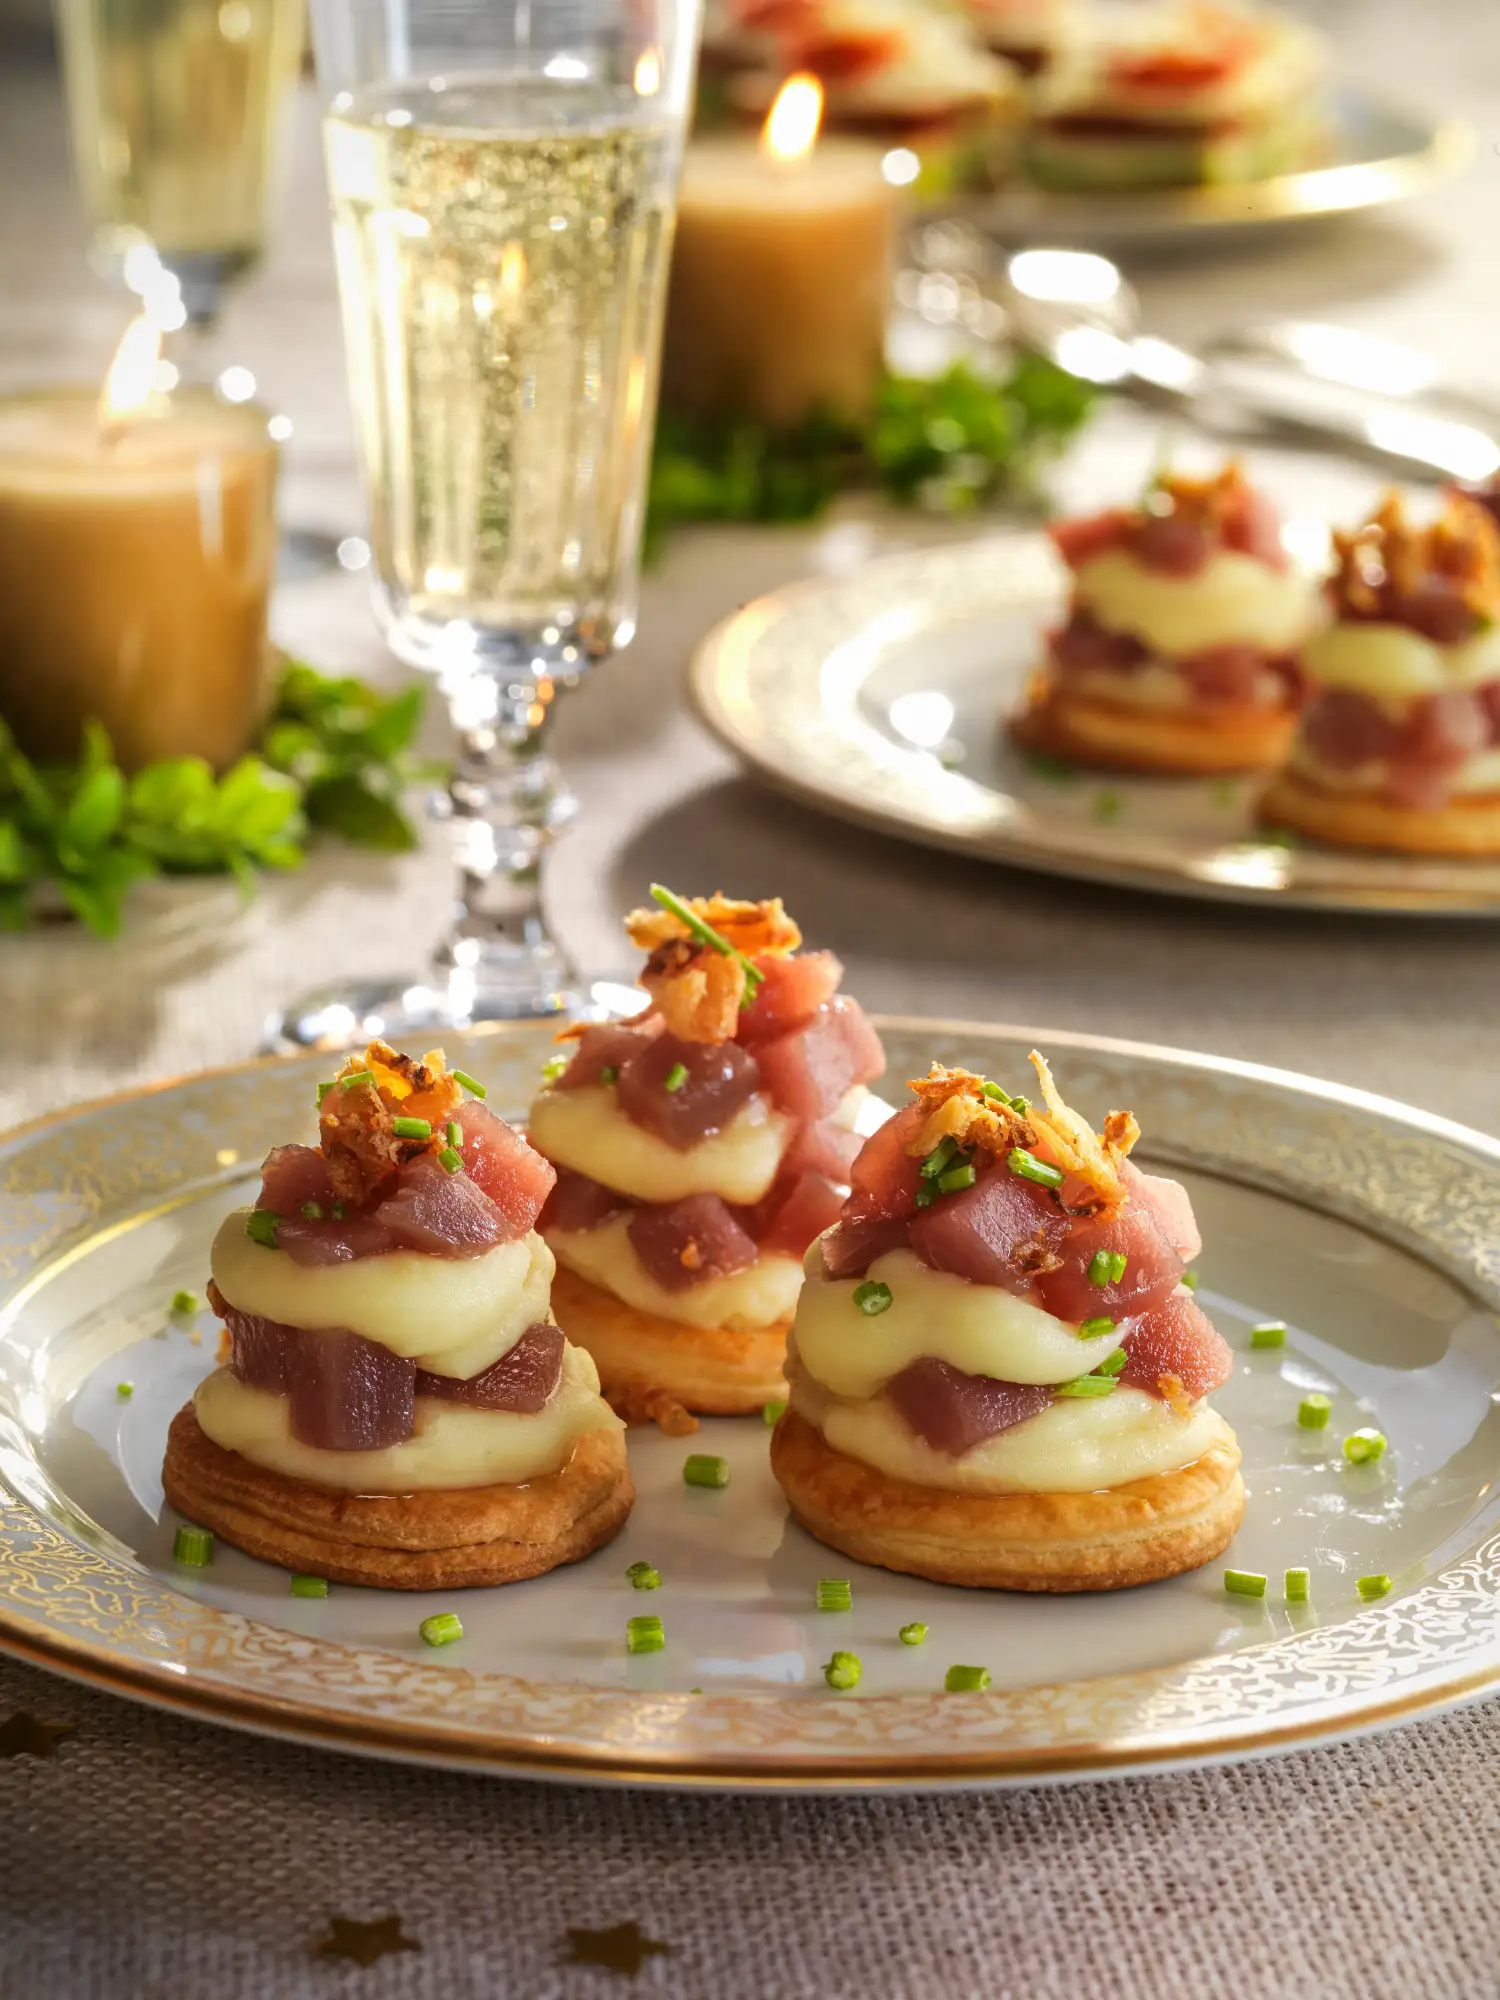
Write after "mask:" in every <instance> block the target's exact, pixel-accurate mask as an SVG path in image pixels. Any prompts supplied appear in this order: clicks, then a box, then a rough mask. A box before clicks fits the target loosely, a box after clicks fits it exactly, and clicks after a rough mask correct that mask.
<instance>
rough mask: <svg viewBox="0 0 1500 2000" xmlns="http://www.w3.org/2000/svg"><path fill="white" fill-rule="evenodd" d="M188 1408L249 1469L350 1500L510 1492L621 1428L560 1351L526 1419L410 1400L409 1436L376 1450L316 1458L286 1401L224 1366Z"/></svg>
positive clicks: (586, 1366) (586, 1376)
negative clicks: (546, 1388)
mask: <svg viewBox="0 0 1500 2000" xmlns="http://www.w3.org/2000/svg"><path fill="white" fill-rule="evenodd" d="M193 1407H194V1409H195V1410H196V1411H197V1413H198V1422H199V1425H200V1426H201V1428H202V1430H203V1433H204V1435H205V1437H209V1438H212V1439H213V1441H214V1443H215V1444H217V1445H222V1446H223V1447H224V1449H225V1450H226V1451H237V1452H239V1453H240V1454H241V1456H242V1457H244V1458H248V1459H249V1460H250V1462H251V1464H252V1465H259V1466H263V1467H264V1468H265V1470H266V1471H268V1472H279V1473H281V1474H283V1475H284V1476H285V1477H286V1478H288V1479H306V1480H310V1481H311V1482H312V1483H313V1484H314V1485H316V1486H333V1487H338V1488H340V1489H341V1490H342V1491H344V1492H348V1493H418V1492H424V1491H426V1490H428V1489H429V1488H435V1487H436V1488H451V1487H460V1486H515V1485H518V1484H519V1483H520V1482H521V1481H522V1480H525V1479H538V1478H541V1477H542V1476H543V1475H544V1474H545V1473H549V1472H556V1471H557V1469H558V1468H559V1466H561V1465H563V1464H564V1463H565V1462H566V1460H567V1458H568V1456H569V1454H570V1452H571V1451H572V1448H573V1443H574V1440H575V1439H577V1438H579V1437H581V1436H582V1435H583V1434H584V1432H586V1431H601V1430H623V1429H624V1425H623V1424H622V1423H621V1422H620V1419H619V1418H618V1417H617V1416H616V1415H615V1413H614V1411H613V1410H611V1409H610V1407H609V1405H608V1404H607V1403H606V1402H605V1401H604V1400H603V1398H602V1397H601V1396H600V1394H599V1372H598V1370H597V1369H596V1368H595V1366H594V1362H593V1357H592V1356H591V1355H589V1354H586V1353H585V1352H584V1350H583V1349H582V1348H581V1347H571V1346H569V1347H566V1348H564V1350H563V1372H562V1380H561V1381H560V1382H559V1383H558V1385H557V1389H556V1392H555V1393H554V1394H553V1395H552V1396H551V1397H550V1398H549V1399H548V1401H547V1402H546V1403H545V1404H544V1405H543V1407H542V1408H541V1409H540V1410H538V1411H537V1412H536V1414H535V1415H534V1416H523V1415H521V1414H520V1413H518V1412H516V1411H514V1410H470V1409H465V1408H464V1407H463V1406H462V1405H461V1404H458V1403H449V1402H445V1401H443V1400H442V1398H441V1397H436V1396H418V1397H417V1399H416V1432H415V1435H414V1436H412V1437H409V1438H407V1439H406V1441H405V1442H404V1443H403V1444H393V1445H387V1446H385V1447H384V1449H383V1450H380V1451H323V1450H320V1449H319V1448H318V1447H317V1446H316V1445H310V1444H302V1443H300V1442H299V1441H298V1440H297V1439H296V1438H294V1437H293V1436H292V1434H291V1427H290V1410H291V1404H290V1401H289V1399H288V1398H287V1397H285V1396H273V1395H272V1394H271V1393H270V1392H269V1391H268V1390H265V1389H250V1388H247V1387H246V1386H245V1384H244V1383H243V1382H241V1381H240V1380H239V1379H238V1378H237V1377H236V1376H234V1375H231V1374H230V1372H229V1370H228V1369H227V1368H221V1369H219V1370H218V1372H217V1373H216V1374H213V1375H210V1376H209V1377H208V1379H207V1381H205V1382H203V1383H200V1385H199V1387H198V1390H197V1392H196V1394H195V1395H194V1397H193Z"/></svg>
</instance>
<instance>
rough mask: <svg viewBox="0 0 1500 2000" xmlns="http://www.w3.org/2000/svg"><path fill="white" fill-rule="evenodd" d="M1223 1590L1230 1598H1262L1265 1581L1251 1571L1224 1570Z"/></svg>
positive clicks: (1264, 1592)
mask: <svg viewBox="0 0 1500 2000" xmlns="http://www.w3.org/2000/svg"><path fill="white" fill-rule="evenodd" d="M1224 1588H1225V1590H1227V1591H1228V1593H1229V1595H1230V1596H1231V1597H1264V1596H1265V1594H1266V1580H1265V1578H1264V1577H1263V1576H1261V1575H1260V1574H1259V1573H1258V1572H1257V1571H1255V1570H1253V1569H1226V1570H1225V1572H1224Z"/></svg>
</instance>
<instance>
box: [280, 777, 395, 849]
mask: <svg viewBox="0 0 1500 2000" xmlns="http://www.w3.org/2000/svg"><path fill="white" fill-rule="evenodd" d="M304 803H305V807H306V812H307V817H308V819H309V821H310V822H311V824H312V825H314V826H321V827H326V828H327V829H328V831H329V832H330V833H338V834H342V835H343V837H344V839H345V840H352V841H354V842H355V843H356V844H357V845H358V846H360V847H374V848H377V849H379V850H380V851H381V852H382V853H386V854H405V853H407V852H409V850H410V849H412V848H414V847H415V846H416V844H417V837H416V834H415V832H414V831H413V829H412V826H411V824H410V822H409V821H408V820H407V818H406V816H405V815H404V813H402V811H401V809H400V808H399V806H397V805H395V804H394V803H393V802H392V801H391V800H390V799H388V798H383V797H382V796H381V795H380V794H379V793H378V792H376V791H373V790H372V789H371V788H370V786H369V785H368V784H366V782H365V781H364V779H363V778H357V777H350V776H344V777H339V778H330V779H329V780H328V781H327V782H326V783H325V784H320V785H313V786H311V787H310V788H309V790H308V793H307V798H306V800H305V802H304Z"/></svg>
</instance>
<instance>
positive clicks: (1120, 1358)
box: [1094, 1347, 1129, 1375]
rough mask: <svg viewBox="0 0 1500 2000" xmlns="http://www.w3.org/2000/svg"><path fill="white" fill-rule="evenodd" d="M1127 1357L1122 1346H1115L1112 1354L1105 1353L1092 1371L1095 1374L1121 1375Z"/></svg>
mask: <svg viewBox="0 0 1500 2000" xmlns="http://www.w3.org/2000/svg"><path fill="white" fill-rule="evenodd" d="M1128 1359H1129V1356H1128V1355H1127V1354H1126V1352H1125V1350H1124V1348H1123V1347H1117V1348H1116V1349H1115V1351H1114V1353H1113V1354H1106V1355H1105V1357H1104V1359H1103V1360H1102V1361H1101V1362H1100V1363H1099V1366H1098V1367H1097V1368H1096V1369H1095V1370H1094V1373H1095V1374H1096V1375H1121V1374H1123V1373H1124V1371H1125V1363H1126V1361H1127V1360H1128Z"/></svg>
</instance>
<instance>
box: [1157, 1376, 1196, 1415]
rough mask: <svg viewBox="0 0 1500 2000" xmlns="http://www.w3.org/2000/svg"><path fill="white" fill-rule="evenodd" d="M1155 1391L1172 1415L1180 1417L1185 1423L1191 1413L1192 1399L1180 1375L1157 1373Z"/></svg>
mask: <svg viewBox="0 0 1500 2000" xmlns="http://www.w3.org/2000/svg"><path fill="white" fill-rule="evenodd" d="M1156 1388H1157V1393H1158V1395H1159V1396H1160V1397H1161V1399H1162V1401H1163V1402H1164V1403H1165V1404H1166V1406H1167V1408H1168V1409H1169V1410H1170V1411H1171V1412H1172V1414H1173V1416H1175V1417H1181V1419H1182V1421H1183V1422H1184V1423H1186V1422H1187V1421H1188V1419H1189V1418H1190V1417H1191V1416H1192V1414H1193V1399H1192V1397H1191V1396H1190V1395H1189V1394H1188V1392H1187V1388H1186V1385H1185V1384H1184V1382H1183V1380H1182V1377H1181V1376H1180V1375H1158V1376H1157V1378H1156Z"/></svg>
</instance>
